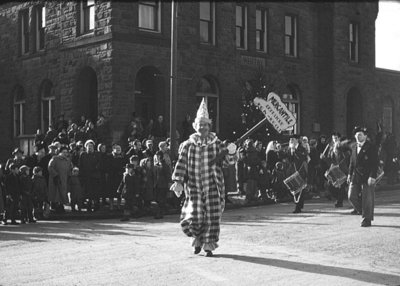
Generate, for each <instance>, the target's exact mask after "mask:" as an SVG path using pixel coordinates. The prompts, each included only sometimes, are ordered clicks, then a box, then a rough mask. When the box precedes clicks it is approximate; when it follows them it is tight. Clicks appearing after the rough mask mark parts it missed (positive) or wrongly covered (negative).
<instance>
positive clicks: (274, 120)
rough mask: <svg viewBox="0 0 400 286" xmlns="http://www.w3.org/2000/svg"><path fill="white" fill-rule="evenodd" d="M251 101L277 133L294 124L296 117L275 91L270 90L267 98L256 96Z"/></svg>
mask: <svg viewBox="0 0 400 286" xmlns="http://www.w3.org/2000/svg"><path fill="white" fill-rule="evenodd" d="M253 102H254V104H255V105H256V106H257V107H258V108H259V109H260V110H261V111H262V113H263V114H264V115H265V117H266V118H267V119H268V121H269V122H270V123H271V124H272V126H273V127H274V128H275V129H276V131H278V132H279V133H281V132H282V131H284V130H286V129H288V128H289V127H292V126H293V125H295V124H296V118H295V117H294V115H293V114H292V113H291V112H290V111H289V109H288V108H287V107H286V105H285V104H284V103H283V102H282V100H281V98H280V97H279V96H278V95H277V94H276V93H273V92H270V93H269V94H268V97H267V100H265V99H263V98H259V97H256V98H254V100H253Z"/></svg>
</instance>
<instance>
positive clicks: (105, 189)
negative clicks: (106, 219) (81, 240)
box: [0, 115, 180, 224]
mask: <svg viewBox="0 0 400 286" xmlns="http://www.w3.org/2000/svg"><path fill="white" fill-rule="evenodd" d="M138 122H140V120H139V119H137V118H134V119H133V120H132V122H131V124H130V125H129V127H128V128H127V130H126V137H127V144H126V145H127V146H126V147H125V150H124V151H123V147H122V146H121V145H122V144H116V143H112V144H109V143H108V142H109V133H108V129H107V128H108V126H107V124H106V121H105V118H104V116H102V115H100V116H99V117H98V120H97V122H96V125H95V124H93V122H91V121H90V120H87V119H86V118H85V117H84V116H82V117H81V121H80V122H79V123H75V122H72V121H69V122H68V121H66V120H64V118H63V116H60V117H59V120H58V122H57V123H56V124H55V125H54V126H53V125H51V126H49V129H48V131H47V132H46V134H42V133H41V132H40V130H38V132H37V134H36V136H35V146H34V154H32V155H30V156H29V155H28V156H24V152H23V151H22V150H21V149H19V148H15V150H14V151H13V152H12V154H11V155H12V157H11V158H9V159H8V160H7V162H6V163H5V164H2V165H1V168H0V214H1V215H2V218H1V221H2V223H3V224H8V223H11V224H19V223H18V222H17V221H16V220H17V218H19V219H20V223H22V224H24V223H27V222H28V223H35V222H36V220H37V219H42V218H48V217H49V216H50V215H51V213H52V212H54V213H63V212H65V208H64V207H65V206H66V205H69V206H70V207H71V211H72V212H81V211H86V212H94V211H97V210H99V209H100V208H101V207H103V206H104V207H105V206H107V208H108V209H109V210H110V211H114V210H120V209H121V210H122V209H123V210H124V216H123V218H122V220H128V219H129V217H130V216H131V215H134V216H141V215H144V214H146V213H152V214H154V215H155V218H162V217H163V213H165V211H167V209H168V208H177V207H179V203H180V201H179V199H178V198H175V197H174V196H171V195H170V193H169V192H168V188H169V186H170V185H171V172H172V168H173V165H172V161H171V156H170V148H169V145H170V141H169V139H168V138H167V137H166V136H167V130H166V128H165V126H164V124H163V118H162V116H161V115H160V116H159V117H158V120H157V123H155V124H154V125H153V128H152V129H150V130H149V132H148V133H147V134H144V133H142V134H139V132H138V129H137V126H138ZM122 202H124V203H122Z"/></svg>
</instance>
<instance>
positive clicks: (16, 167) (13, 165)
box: [8, 163, 18, 170]
mask: <svg viewBox="0 0 400 286" xmlns="http://www.w3.org/2000/svg"><path fill="white" fill-rule="evenodd" d="M8 168H9V169H10V170H14V169H18V165H17V164H14V163H11V164H10V166H8Z"/></svg>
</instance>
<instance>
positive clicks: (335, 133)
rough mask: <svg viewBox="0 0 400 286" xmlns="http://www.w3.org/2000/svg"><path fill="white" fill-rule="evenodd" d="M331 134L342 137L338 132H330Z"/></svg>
mask: <svg viewBox="0 0 400 286" xmlns="http://www.w3.org/2000/svg"><path fill="white" fill-rule="evenodd" d="M332 136H337V137H339V138H340V137H342V135H341V134H340V133H339V132H336V131H335V132H332Z"/></svg>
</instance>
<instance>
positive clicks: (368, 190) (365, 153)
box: [347, 126, 379, 227]
mask: <svg viewBox="0 0 400 286" xmlns="http://www.w3.org/2000/svg"><path fill="white" fill-rule="evenodd" d="M353 134H354V137H355V139H356V143H357V144H354V145H353V146H352V153H351V157H350V166H349V175H348V178H347V180H348V183H349V185H350V186H349V201H350V203H351V204H352V205H353V207H354V209H355V210H356V211H357V212H358V213H361V214H362V218H363V220H362V222H361V226H362V227H369V226H371V221H372V220H374V196H375V184H376V178H377V173H378V163H379V161H378V150H377V148H376V146H374V145H373V144H372V143H371V142H370V141H369V140H367V129H366V128H365V127H359V126H356V127H355V128H354V130H353ZM360 193H361V195H362V198H361V199H360V196H359V194H360Z"/></svg>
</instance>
